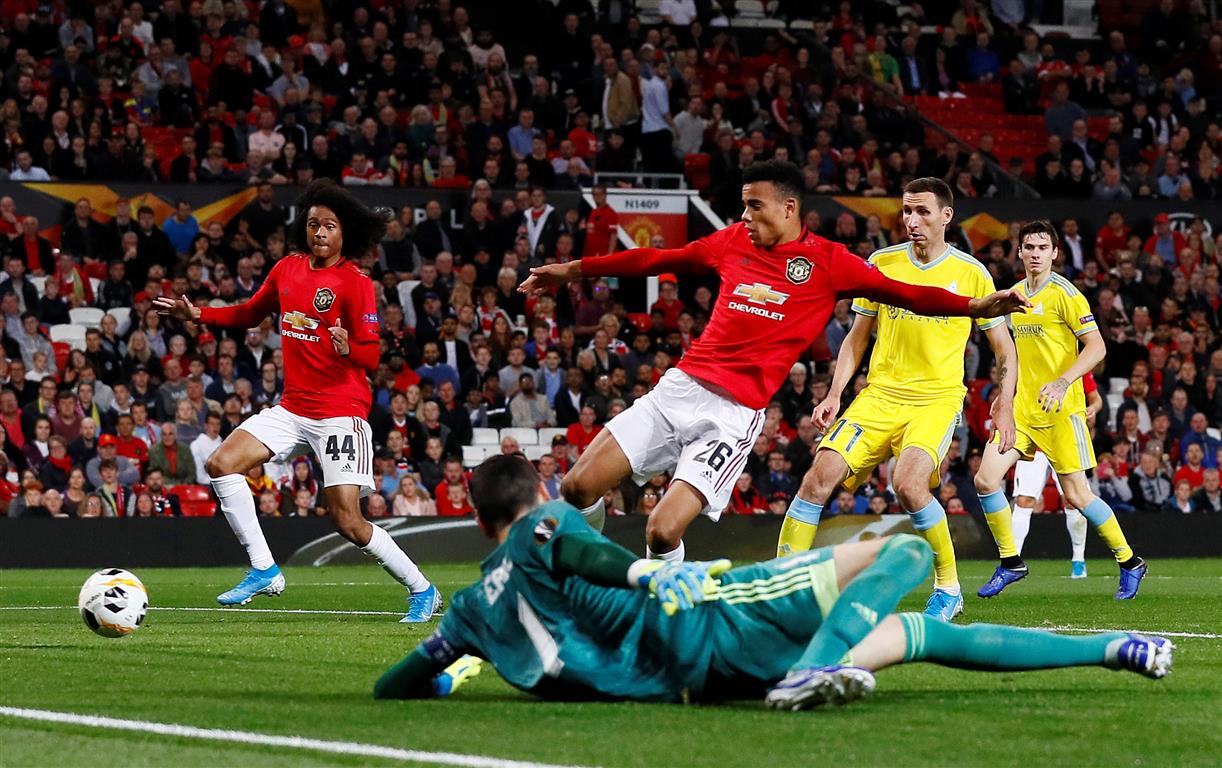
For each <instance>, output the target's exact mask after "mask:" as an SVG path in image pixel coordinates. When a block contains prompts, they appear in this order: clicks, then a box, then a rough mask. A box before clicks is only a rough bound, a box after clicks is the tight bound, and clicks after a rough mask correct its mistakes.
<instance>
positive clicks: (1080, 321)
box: [1061, 291, 1099, 337]
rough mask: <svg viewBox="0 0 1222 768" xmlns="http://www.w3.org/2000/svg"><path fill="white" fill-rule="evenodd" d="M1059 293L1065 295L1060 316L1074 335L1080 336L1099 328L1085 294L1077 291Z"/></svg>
mask: <svg viewBox="0 0 1222 768" xmlns="http://www.w3.org/2000/svg"><path fill="white" fill-rule="evenodd" d="M1061 295H1062V296H1064V297H1065V298H1064V300H1063V303H1062V306H1063V310H1062V315H1061V316H1062V317H1063V318H1064V320H1065V324H1066V325H1068V326H1069V330H1071V331H1073V335H1074V336H1078V337H1081V336H1082V335H1083V334H1086V333H1090V332H1091V331H1097V330H1099V326H1098V324H1097V323H1095V316H1094V315H1093V314H1091V309H1090V304H1089V303H1087V301H1086V297H1085V296H1083V295H1082V294H1081V293H1078V292H1075V293H1073V294H1070V293H1069V292H1068V291H1064V292H1062V294H1061Z"/></svg>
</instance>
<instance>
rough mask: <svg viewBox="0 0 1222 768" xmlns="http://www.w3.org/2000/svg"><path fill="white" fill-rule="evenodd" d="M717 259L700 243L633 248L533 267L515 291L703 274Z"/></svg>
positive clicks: (530, 292)
mask: <svg viewBox="0 0 1222 768" xmlns="http://www.w3.org/2000/svg"><path fill="white" fill-rule="evenodd" d="M716 266H717V257H716V256H715V255H714V254H713V253H712V251H711V249H710V248H709V246H708V245H707V244H706V243H705V242H704V241H703V240H696V241H695V242H691V243H688V244H687V245H685V246H683V247H682V248H633V249H631V250H627V251H620V252H619V253H612V254H610V255H608V256H594V257H590V258H585V259H577V260H575V261H570V262H568V263H567V264H545V265H543V266H542V267H533V268H531V270H530V277H528V278H526V279H525V280H523V281H522V284H521V285H520V286H518V291H519V292H521V293H525V294H528V295H530V296H538V295H540V294H542V293H544V292H546V291H549V290H551V289H552V288H557V287H559V286H561V285H565V284H567V283H571V282H573V281H574V280H580V279H581V278H583V277H648V276H650V275H657V274H661V273H663V272H702V271H708V270H712V269H716Z"/></svg>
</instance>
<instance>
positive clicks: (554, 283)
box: [518, 259, 581, 296]
mask: <svg viewBox="0 0 1222 768" xmlns="http://www.w3.org/2000/svg"><path fill="white" fill-rule="evenodd" d="M580 277H581V259H577V260H576V261H570V262H568V263H566V264H544V265H543V266H541V267H531V269H530V277H528V278H526V279H525V280H523V281H522V284H521V285H519V286H518V292H519V293H525V294H526V295H527V296H542V295H543V294H544V293H545V292H546V291H547V290H548V289H551V288H557V287H559V286H561V285H565V284H567V283H571V282H573V281H574V280H577V279H579V278H580Z"/></svg>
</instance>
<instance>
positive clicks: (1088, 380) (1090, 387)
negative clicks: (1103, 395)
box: [1082, 371, 1099, 395]
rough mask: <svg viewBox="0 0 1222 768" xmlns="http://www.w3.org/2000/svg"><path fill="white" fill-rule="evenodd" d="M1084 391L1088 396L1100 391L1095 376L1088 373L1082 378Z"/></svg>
mask: <svg viewBox="0 0 1222 768" xmlns="http://www.w3.org/2000/svg"><path fill="white" fill-rule="evenodd" d="M1082 390H1083V391H1084V392H1086V394H1088V395H1089V394H1090V393H1091V392H1097V391H1098V390H1099V385H1098V384H1096V383H1095V374H1093V373H1090V372H1089V371H1088V372H1087V374H1086V375H1085V376H1083V377H1082Z"/></svg>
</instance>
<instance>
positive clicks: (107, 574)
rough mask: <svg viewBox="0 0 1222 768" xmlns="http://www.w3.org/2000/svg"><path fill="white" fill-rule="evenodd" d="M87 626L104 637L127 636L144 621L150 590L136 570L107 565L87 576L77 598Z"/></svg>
mask: <svg viewBox="0 0 1222 768" xmlns="http://www.w3.org/2000/svg"><path fill="white" fill-rule="evenodd" d="M76 605H77V608H79V609H80V611H81V619H83V620H84V622H85V626H87V627H89V628H90V629H92V630H93V631H94V632H97V633H98V634H99V635H101V636H102V637H125V636H127V635H130V634H131V633H132V632H135V631H136V630H137V629H139V628H140V625H141V624H143V623H144V615H145V614H146V613H148V607H149V597H148V591H147V590H146V589H145V588H144V584H143V583H142V582H141V581H140V579H138V578H136V575H135V574H134V573H131V572H130V571H125V570H123V569H122V568H105V569H103V570H101V571H98V572H97V573H95V574H93V575H92V576H90V577H89V578H88V579H86V581H85V584H84V586H82V587H81V594H80V597H78V598H77V601H76Z"/></svg>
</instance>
